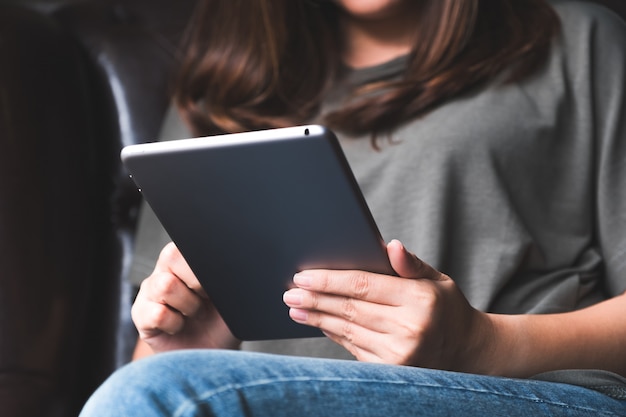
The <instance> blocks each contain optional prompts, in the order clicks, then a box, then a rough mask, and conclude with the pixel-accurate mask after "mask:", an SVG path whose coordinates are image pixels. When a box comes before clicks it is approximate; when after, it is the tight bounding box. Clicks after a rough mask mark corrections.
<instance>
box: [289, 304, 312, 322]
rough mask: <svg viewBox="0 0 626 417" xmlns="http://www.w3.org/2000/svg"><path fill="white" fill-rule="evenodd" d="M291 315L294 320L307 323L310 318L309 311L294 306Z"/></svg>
mask: <svg viewBox="0 0 626 417" xmlns="http://www.w3.org/2000/svg"><path fill="white" fill-rule="evenodd" d="M289 317H291V318H292V319H293V320H294V321H297V322H301V323H306V321H307V319H308V318H309V313H308V312H307V311H306V310H300V309H298V308H292V309H290V310H289Z"/></svg>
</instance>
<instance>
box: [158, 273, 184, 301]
mask: <svg viewBox="0 0 626 417" xmlns="http://www.w3.org/2000/svg"><path fill="white" fill-rule="evenodd" d="M179 285H180V283H179V280H178V278H176V277H175V276H174V275H172V274H158V275H155V276H154V279H153V281H152V287H153V290H154V295H155V297H157V298H158V300H159V301H165V300H164V299H165V298H167V297H168V296H170V295H172V294H175V293H176V292H177V289H178V287H179Z"/></svg>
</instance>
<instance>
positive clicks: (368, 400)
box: [83, 350, 626, 417]
mask: <svg viewBox="0 0 626 417" xmlns="http://www.w3.org/2000/svg"><path fill="white" fill-rule="evenodd" d="M625 410H626V402H620V401H617V400H613V399H611V398H609V397H607V396H604V395H603V394H600V393H597V392H595V391H591V390H588V389H585V388H580V387H576V386H573V385H567V384H557V383H551V382H542V381H531V380H518V379H509V378H497V377H488V376H479V375H470V374H461V373H454V372H446V371H436V370H427V369H420V368H412V367H402V366H390V365H376V364H366V363H361V362H356V361H340V360H327V359H313V358H297V357H286V356H278V355H267V354H259V353H251V352H233V351H212V350H194V351H178V352H172V353H167V354H160V355H155V356H152V357H150V358H147V359H144V360H141V361H138V362H135V363H133V364H130V365H128V366H126V367H124V368H122V369H121V370H119V371H118V372H116V373H115V374H114V375H113V376H112V377H111V378H110V379H109V380H108V381H106V382H105V383H104V384H103V386H102V387H101V388H100V389H99V390H98V392H96V393H95V394H94V396H93V397H92V398H91V399H90V401H89V403H88V405H87V406H86V407H85V410H84V411H83V415H84V416H104V415H138V413H139V414H141V415H144V416H151V415H155V416H160V415H168V416H169V415H172V416H174V415H175V416H214V415H215V416H235V415H241V416H267V415H271V416H276V417H280V416H292V415H299V416H307V415H314V416H320V415H334V416H365V417H367V416H381V415H390V416H402V415H427V416H457V415H464V416H474V415H476V416H478V415H480V416H484V415H507V416H508V417H514V416H528V415H535V416H542V415H545V416H591V415H593V416H603V415H606V416H610V415H624V413H625Z"/></svg>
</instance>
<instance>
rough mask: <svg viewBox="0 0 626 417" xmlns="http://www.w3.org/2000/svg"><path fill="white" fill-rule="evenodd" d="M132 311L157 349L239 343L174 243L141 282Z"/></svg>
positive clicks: (144, 337) (145, 338) (143, 336)
mask: <svg viewBox="0 0 626 417" xmlns="http://www.w3.org/2000/svg"><path fill="white" fill-rule="evenodd" d="M131 313H132V318H133V321H134V323H135V326H136V327H137V330H138V332H139V337H140V339H141V340H142V341H143V342H145V343H146V344H148V345H149V346H150V347H151V349H152V350H153V351H154V352H155V353H156V352H164V351H169V350H175V349H189V348H225V349H226V348H236V347H237V346H238V345H239V341H238V340H237V339H236V338H235V337H234V336H233V335H232V333H231V332H230V330H229V329H228V327H227V326H226V324H225V323H224V321H223V320H222V317H221V316H220V315H219V313H218V312H217V310H216V309H215V307H214V306H213V304H212V303H211V301H210V300H209V297H208V296H207V294H206V293H205V292H204V290H203V289H202V287H201V286H200V283H199V282H198V280H197V278H196V276H195V275H194V273H193V272H192V271H191V269H190V268H189V265H188V264H187V262H186V261H185V259H184V258H183V256H182V255H181V253H180V251H179V250H178V248H177V247H176V246H175V245H174V244H173V243H170V244H168V245H167V246H165V248H163V250H162V251H161V254H160V256H159V259H158V261H157V264H156V267H155V269H154V272H153V273H152V275H150V276H149V277H148V278H146V279H145V280H144V281H143V283H142V284H141V288H140V290H139V294H137V298H136V300H135V303H134V304H133V307H132V311H131Z"/></svg>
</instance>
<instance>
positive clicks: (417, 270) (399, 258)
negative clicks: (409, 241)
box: [387, 239, 446, 281]
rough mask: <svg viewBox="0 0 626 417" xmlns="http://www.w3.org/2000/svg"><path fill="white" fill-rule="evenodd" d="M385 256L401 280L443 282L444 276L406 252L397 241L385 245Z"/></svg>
mask: <svg viewBox="0 0 626 417" xmlns="http://www.w3.org/2000/svg"><path fill="white" fill-rule="evenodd" d="M387 256H388V257H389V262H390V263H391V267H392V268H393V270H394V271H396V273H397V274H398V275H399V276H400V277H402V278H414V279H430V280H433V281H441V280H445V279H446V276H445V275H443V274H442V273H441V272H439V271H437V270H436V269H434V268H433V267H431V266H430V265H428V264H427V263H426V262H424V261H422V260H421V259H419V258H418V257H417V256H415V255H414V254H412V253H411V252H409V251H407V250H406V248H405V247H404V245H403V244H402V243H401V242H400V241H399V240H395V239H394V240H392V241H391V242H389V243H388V244H387Z"/></svg>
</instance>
